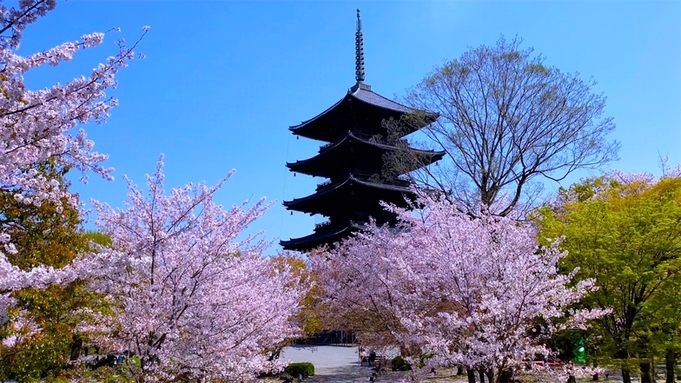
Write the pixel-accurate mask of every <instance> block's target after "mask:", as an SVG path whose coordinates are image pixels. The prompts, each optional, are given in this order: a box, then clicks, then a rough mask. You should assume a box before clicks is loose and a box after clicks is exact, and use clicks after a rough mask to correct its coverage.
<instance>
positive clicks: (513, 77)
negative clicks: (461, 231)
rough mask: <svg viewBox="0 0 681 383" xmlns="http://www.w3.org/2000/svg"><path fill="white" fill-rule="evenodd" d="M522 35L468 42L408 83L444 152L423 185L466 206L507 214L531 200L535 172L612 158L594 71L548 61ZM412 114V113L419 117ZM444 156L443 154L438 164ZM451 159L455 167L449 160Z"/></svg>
mask: <svg viewBox="0 0 681 383" xmlns="http://www.w3.org/2000/svg"><path fill="white" fill-rule="evenodd" d="M521 41H522V40H521V39H519V38H517V37H516V38H514V39H513V40H512V41H506V40H505V39H504V38H503V37H502V38H501V39H500V40H499V41H498V42H497V44H496V46H493V47H488V46H481V47H479V48H475V49H470V50H469V51H467V52H465V53H464V54H463V55H462V56H461V57H460V58H459V59H455V60H452V61H450V62H447V63H445V64H444V65H443V66H441V67H437V68H435V69H434V70H433V72H432V73H430V74H429V75H428V76H427V77H426V78H425V79H424V80H423V82H421V83H420V84H419V85H417V86H415V87H414V88H413V89H410V91H409V93H408V96H407V102H408V103H409V104H410V105H411V106H413V107H414V108H417V109H420V110H429V111H433V112H437V113H439V114H440V118H439V120H438V121H437V122H435V123H434V124H431V125H430V127H429V128H426V133H427V134H428V136H429V137H430V138H432V139H433V140H434V141H435V142H437V144H438V145H439V146H441V147H442V148H443V149H444V150H445V151H446V153H447V155H446V158H447V159H448V160H449V162H448V164H444V163H443V164H440V166H439V167H430V168H429V169H430V170H428V173H427V180H426V179H422V180H426V181H427V183H428V185H429V186H431V187H437V188H440V189H441V190H443V191H445V192H447V193H448V194H449V195H450V196H451V197H452V198H456V199H457V200H459V201H460V203H461V204H462V207H463V208H465V209H470V210H471V211H477V210H478V209H479V208H480V204H481V203H482V205H483V206H486V207H488V208H489V209H492V211H493V212H494V213H496V214H500V215H508V214H510V213H511V212H513V211H514V210H515V211H516V212H517V210H518V209H520V208H524V207H527V206H531V205H532V197H535V198H536V197H537V195H538V194H537V193H538V191H537V190H536V189H535V186H537V185H538V184H540V183H539V182H533V181H540V180H541V177H545V178H547V179H549V180H553V181H560V180H562V179H564V178H565V177H566V176H567V175H568V174H570V173H571V172H573V171H574V170H576V169H580V168H598V167H600V166H601V165H603V164H605V163H607V162H609V161H612V160H615V159H616V157H617V151H618V149H619V143H618V142H616V141H611V140H608V139H607V135H608V133H610V132H611V131H612V130H614V128H615V125H614V123H613V121H612V118H611V117H603V116H602V115H603V110H604V108H605V97H604V96H603V95H601V94H595V93H594V92H593V90H592V88H593V86H594V85H595V84H596V83H595V81H593V80H592V79H589V80H586V81H585V80H582V79H580V78H579V73H574V74H571V73H563V72H561V71H560V70H558V69H557V68H553V67H548V66H546V65H544V57H542V56H541V55H533V50H532V49H526V50H520V48H519V46H520V43H521ZM416 118H418V116H416ZM444 161H446V160H443V161H442V162H444ZM448 165H451V166H448Z"/></svg>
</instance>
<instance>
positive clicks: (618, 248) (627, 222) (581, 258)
mask: <svg viewBox="0 0 681 383" xmlns="http://www.w3.org/2000/svg"><path fill="white" fill-rule="evenodd" d="M538 222H539V225H540V227H541V232H540V240H542V241H544V243H549V242H550V241H551V240H552V239H555V238H558V237H561V236H564V237H565V240H564V242H563V243H562V248H563V249H564V250H566V251H568V255H567V256H566V257H565V258H563V260H562V262H563V263H562V265H561V266H562V267H563V269H564V270H566V271H569V270H572V269H573V268H575V267H579V271H578V273H577V280H581V279H586V278H594V279H595V280H596V283H597V286H598V287H599V290H598V291H596V292H594V293H592V294H590V295H589V296H588V297H587V298H586V299H585V300H584V301H583V303H584V304H585V305H587V306H592V307H599V308H611V309H612V312H611V313H610V314H609V315H606V316H604V317H602V318H601V319H599V320H598V322H597V323H598V326H596V328H595V329H594V331H595V332H596V335H599V336H602V339H603V344H602V345H601V351H602V352H603V353H604V354H608V355H609V356H613V357H615V358H616V359H617V360H619V363H620V364H621V368H622V375H623V378H624V382H625V383H630V382H631V378H630V374H631V364H630V359H631V358H634V357H636V358H637V359H638V361H639V367H640V369H641V373H642V382H646V381H650V379H651V374H650V369H651V365H650V358H652V356H653V352H654V350H655V349H656V345H657V346H659V345H661V344H666V346H664V347H668V348H669V350H670V351H671V352H673V351H674V347H675V346H674V345H675V344H676V343H677V340H676V336H677V330H678V328H679V319H680V317H679V310H678V306H679V305H678V303H679V302H680V301H679V298H680V297H681V295H680V294H679V288H680V287H681V273H680V271H681V178H679V177H666V178H662V179H659V180H656V179H654V178H653V177H651V176H628V175H624V174H620V173H612V174H608V175H605V176H602V177H600V178H596V179H590V180H587V181H585V182H583V183H580V184H576V185H573V186H572V187H570V188H569V189H567V190H561V191H560V195H559V198H558V201H557V202H556V203H555V204H554V205H553V206H550V207H545V208H543V209H540V212H539V220H538ZM672 376H673V375H672Z"/></svg>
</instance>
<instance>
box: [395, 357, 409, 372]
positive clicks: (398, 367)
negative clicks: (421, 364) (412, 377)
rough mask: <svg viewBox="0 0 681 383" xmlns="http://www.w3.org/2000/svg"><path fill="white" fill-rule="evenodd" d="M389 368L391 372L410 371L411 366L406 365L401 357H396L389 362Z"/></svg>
mask: <svg viewBox="0 0 681 383" xmlns="http://www.w3.org/2000/svg"><path fill="white" fill-rule="evenodd" d="M390 366H391V367H392V369H393V371H409V370H411V365H410V364H409V363H407V361H406V360H404V358H403V357H401V356H399V355H398V356H396V357H394V358H393V359H392V360H391V361H390Z"/></svg>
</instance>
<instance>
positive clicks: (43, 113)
mask: <svg viewBox="0 0 681 383" xmlns="http://www.w3.org/2000/svg"><path fill="white" fill-rule="evenodd" d="M55 6H56V0H20V1H19V2H18V3H17V4H16V5H15V6H8V5H6V4H5V2H4V1H1V0H0V126H1V127H2V129H0V189H2V191H3V192H6V193H12V194H13V195H14V198H15V199H16V200H17V201H18V202H21V203H24V204H33V205H35V206H40V204H41V203H42V202H43V201H51V202H54V203H56V204H60V203H62V200H66V201H68V203H71V204H74V205H75V203H76V202H75V199H73V198H71V196H70V194H69V192H68V191H67V190H66V188H60V187H59V186H60V185H59V184H58V182H57V181H56V180H49V179H47V178H46V177H45V175H44V174H41V173H40V172H39V171H38V169H36V167H37V166H38V165H39V164H41V163H44V162H45V161H48V160H49V161H51V163H52V164H53V165H54V166H55V167H57V168H63V167H69V168H72V169H77V170H80V171H81V172H83V173H84V174H85V172H89V171H92V172H94V173H96V174H99V175H101V176H103V177H105V178H110V177H111V176H110V172H111V169H107V168H105V167H103V166H102V164H101V163H102V161H103V160H105V159H106V156H105V155H102V154H100V153H97V152H95V151H93V150H92V149H93V145H94V144H93V142H92V141H91V140H88V139H87V136H86V134H85V132H84V131H83V130H80V131H77V132H74V129H75V128H76V127H77V126H78V125H81V124H85V123H88V122H92V121H94V122H96V123H99V124H101V123H103V122H104V121H106V118H107V117H108V113H109V111H110V109H111V108H112V107H113V106H115V105H116V103H117V101H116V99H115V98H113V97H109V96H107V94H106V91H107V90H109V89H112V88H115V87H116V85H117V84H116V79H115V75H116V74H117V72H118V71H119V69H120V68H122V67H125V66H126V65H127V63H128V61H129V60H130V59H132V58H133V57H134V52H133V48H135V46H136V45H137V42H139V40H138V41H137V42H135V43H134V44H133V45H132V46H131V47H129V46H126V44H125V42H124V40H119V41H118V50H117V52H116V53H115V54H114V55H112V56H110V57H109V58H107V59H106V60H105V61H104V63H101V64H99V65H97V66H96V67H95V68H94V69H93V70H92V71H91V72H90V73H89V74H88V75H87V76H81V77H78V78H75V79H74V80H72V81H70V82H67V83H65V84H55V85H52V86H50V87H46V88H44V89H40V90H29V89H26V86H25V85H24V75H25V74H26V73H28V72H29V71H31V70H32V69H35V68H38V67H41V66H46V65H50V66H57V65H60V64H61V63H63V62H65V61H68V60H71V59H72V58H73V55H74V54H75V53H76V52H77V51H79V50H83V49H88V48H92V47H95V46H97V45H100V44H101V43H102V41H103V39H104V34H103V33H91V34H85V35H83V36H82V37H81V38H80V40H77V41H71V42H66V43H63V44H61V45H59V46H57V47H54V48H51V49H47V50H45V51H42V52H38V53H35V54H32V55H29V56H20V55H19V54H17V49H18V48H19V45H20V42H21V39H22V33H23V31H24V30H25V28H26V27H27V26H28V25H29V24H31V23H33V22H35V21H36V20H37V19H38V18H39V17H41V16H44V15H46V14H47V13H48V12H49V11H51V10H52V9H54V8H55ZM144 33H146V28H145V30H144V32H143V35H144ZM13 225H15V223H14V222H12V221H11V220H8V219H7V217H5V216H4V215H2V214H1V213H0V244H1V245H3V246H4V248H2V250H0V317H3V318H4V317H5V316H6V314H5V308H6V307H7V306H8V305H11V304H13V300H12V299H11V298H10V297H9V294H10V293H11V292H12V291H16V290H18V289H21V288H23V287H27V286H33V287H39V286H46V285H47V284H50V283H62V282H68V281H69V278H71V280H72V277H73V276H74V273H73V272H74V271H75V270H87V269H88V268H87V267H76V268H72V269H71V270H70V271H68V272H66V273H62V272H60V273H57V274H54V271H53V270H51V269H49V268H44V267H38V268H36V269H34V270H28V271H21V270H19V269H17V268H16V267H14V266H13V265H11V264H10V263H9V262H8V261H7V259H6V256H5V253H6V252H13V251H15V250H14V247H13V245H12V238H11V236H10V235H8V234H7V233H6V230H5V229H6V228H7V227H8V226H13ZM0 319H2V318H0ZM0 322H2V320H0Z"/></svg>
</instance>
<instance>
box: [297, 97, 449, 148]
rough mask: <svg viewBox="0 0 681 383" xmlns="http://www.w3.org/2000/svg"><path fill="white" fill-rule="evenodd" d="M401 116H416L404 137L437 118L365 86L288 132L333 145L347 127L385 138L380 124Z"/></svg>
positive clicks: (435, 114)
mask: <svg viewBox="0 0 681 383" xmlns="http://www.w3.org/2000/svg"><path fill="white" fill-rule="evenodd" d="M404 115H415V116H419V118H418V120H419V121H418V122H412V123H409V122H406V123H405V124H404V125H405V127H406V128H408V130H406V131H405V132H404V134H405V135H406V134H409V133H412V132H415V131H417V130H419V129H421V128H422V127H424V126H426V125H428V124H430V123H431V122H433V121H435V120H436V119H437V118H438V117H439V116H438V114H437V113H432V112H424V111H419V110H416V109H412V108H410V107H407V106H404V105H402V104H399V103H397V102H395V101H392V100H390V99H387V98H385V97H383V96H381V95H380V94H378V93H375V92H373V91H372V90H371V89H370V88H369V87H368V86H367V85H365V84H357V85H355V86H354V87H352V88H351V89H350V90H349V91H348V93H347V94H346V95H345V97H343V98H342V99H341V100H340V101H338V102H337V103H335V104H334V105H333V106H331V107H330V108H328V109H327V110H325V111H324V112H322V113H320V114H319V115H317V116H316V117H313V118H311V119H309V120H307V121H304V122H302V123H301V124H299V125H295V126H291V127H289V129H290V130H291V132H293V134H295V135H298V136H302V137H306V138H311V139H313V140H319V141H325V142H333V141H336V140H338V139H339V138H340V137H342V136H343V135H345V134H346V133H347V131H348V128H349V127H351V128H353V130H355V131H358V132H361V133H363V134H365V135H368V136H373V135H376V134H385V133H386V131H385V128H384V127H383V124H382V123H383V121H384V120H390V119H394V120H400V119H401V118H402V117H403V116H404Z"/></svg>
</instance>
